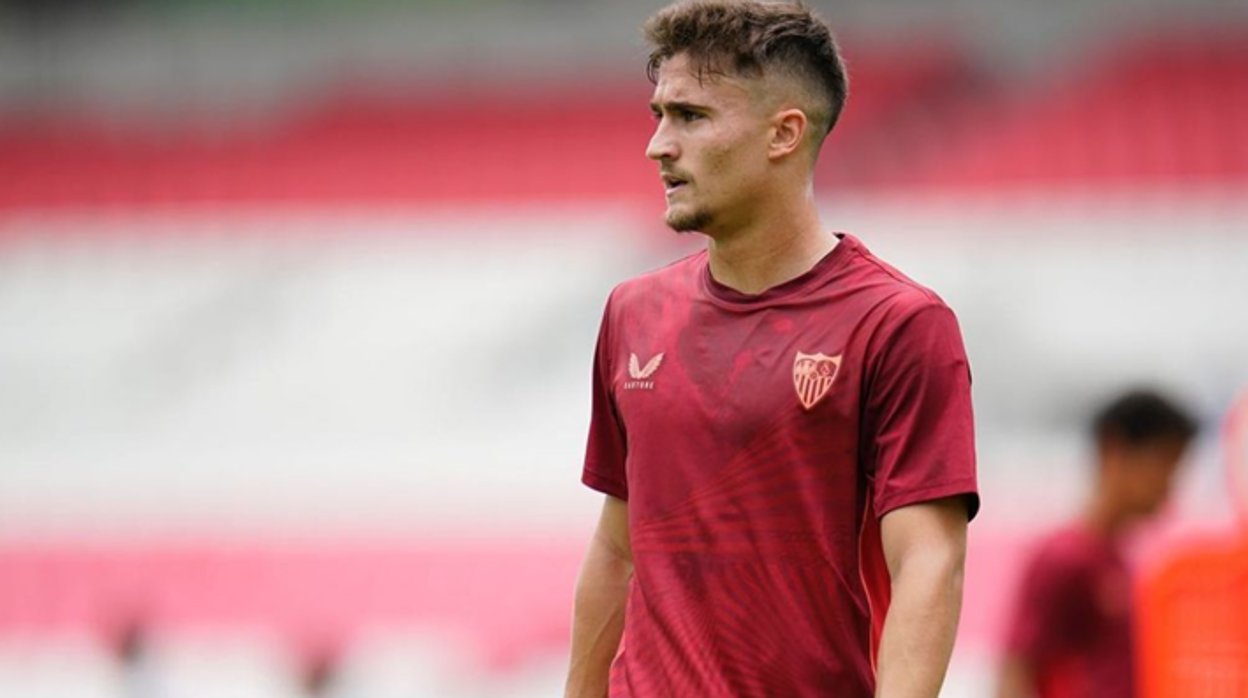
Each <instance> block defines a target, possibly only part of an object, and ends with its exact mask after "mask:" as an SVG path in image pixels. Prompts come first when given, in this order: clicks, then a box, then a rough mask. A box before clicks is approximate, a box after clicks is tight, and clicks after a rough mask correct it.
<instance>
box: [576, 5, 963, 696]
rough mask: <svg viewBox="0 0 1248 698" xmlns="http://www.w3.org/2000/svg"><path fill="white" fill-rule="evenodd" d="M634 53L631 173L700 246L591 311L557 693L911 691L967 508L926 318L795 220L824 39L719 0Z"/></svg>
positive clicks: (920, 690) (817, 30)
mask: <svg viewBox="0 0 1248 698" xmlns="http://www.w3.org/2000/svg"><path fill="white" fill-rule="evenodd" d="M646 35H647V37H648V39H649V41H650V42H651V44H652V45H653V48H654V50H653V53H652V54H651V59H650V64H649V70H648V73H649V75H650V77H651V79H652V81H653V82H654V83H655V90H654V96H653V99H652V102H651V109H652V111H653V112H654V116H655V120H656V126H655V132H654V136H653V138H652V140H651V141H650V144H649V148H648V150H647V155H648V156H649V157H650V158H651V159H653V160H655V161H656V162H657V163H658V170H659V178H660V179H661V181H662V183H663V185H664V187H665V189H666V195H667V213H666V220H667V224H668V225H669V226H670V227H671V228H673V229H675V230H676V231H679V232H685V231H696V232H699V233H701V234H703V235H705V236H706V239H707V248H706V250H705V251H704V252H701V253H698V254H695V255H692V256H690V257H687V258H685V259H682V260H680V261H678V262H676V263H675V264H672V265H671V266H668V267H666V268H664V269H661V270H659V271H657V272H654V273H651V274H647V275H644V276H641V277H639V278H636V279H633V280H631V281H628V282H626V283H624V284H621V285H620V286H618V287H617V288H616V289H615V290H614V291H613V292H612V294H611V297H610V299H609V301H608V303H607V308H606V312H605V316H604V318H603V321H602V327H601V330H600V334H599V339H598V346H597V351H596V354H595V359H594V374H593V386H594V387H593V415H592V424H591V427H590V434H589V445H588V453H587V456H586V461H585V468H584V472H583V478H582V479H583V481H584V482H585V484H587V485H588V486H589V487H591V488H594V489H596V490H599V491H601V492H603V493H605V494H606V495H607V497H606V501H605V504H604V506H603V510H602V514H601V518H600V521H599V523H598V527H597V530H596V532H595V534H594V536H593V539H592V542H591V543H590V546H589V550H588V552H587V554H586V558H585V562H584V566H583V568H582V570H581V574H580V577H579V579H578V582H577V590H576V602H575V612H574V627H573V638H572V661H571V668H570V671H569V676H568V682H567V691H566V695H567V696H569V697H574V698H588V697H591V696H592V697H593V698H601V697H602V696H612V697H614V698H619V697H624V696H632V697H635V698H654V697H658V696H675V697H677V698H690V697H693V696H697V697H698V698H717V697H724V698H727V697H732V698H748V697H751V696H758V697H768V698H775V697H778V696H784V697H785V698H802V697H803V696H837V697H838V698H858V697H862V698H866V697H868V696H871V695H873V694H875V695H881V696H907V697H910V696H925V697H932V696H936V695H937V692H938V691H939V689H940V686H941V683H942V681H943V679H944V674H945V670H946V666H947V664H948V660H949V655H950V652H951V651H952V647H953V641H954V635H955V632H956V629H957V623H958V615H959V610H960V605H961V597H962V569H963V559H964V556H965V545H966V526H967V521H968V520H969V518H970V517H972V516H974V514H975V511H976V510H977V509H978V506H979V504H978V502H979V500H978V495H977V494H976V478H975V465H974V446H973V437H972V420H971V401H970V374H969V370H968V366H967V361H966V357H965V352H964V350H963V347H962V340H961V338H960V336H959V331H958V327H957V323H956V321H955V319H954V316H953V313H952V312H950V310H949V309H948V308H947V307H946V306H945V304H944V303H942V302H941V300H940V299H939V298H938V297H937V296H936V295H935V294H934V293H932V292H931V291H929V290H927V289H925V288H923V287H921V286H919V285H918V284H916V283H915V282H913V281H911V280H910V279H908V278H906V277H905V276H903V275H902V274H901V273H899V272H897V271H896V270H894V269H893V268H891V267H889V266H888V265H887V264H885V263H884V262H882V261H880V260H879V259H878V258H876V257H875V256H873V255H872V254H871V253H870V252H869V251H868V250H867V249H866V247H865V246H864V245H863V244H862V243H861V242H859V241H858V240H857V239H855V238H853V237H851V236H849V235H833V234H831V233H829V232H827V230H826V229H825V228H824V226H823V224H822V223H821V222H820V220H819V215H818V212H817V210H816V206H815V201H814V195H813V190H812V176H813V174H812V173H813V170H814V165H815V159H816V157H817V155H818V152H819V149H820V146H821V144H822V142H823V140H824V138H825V137H826V136H827V134H828V132H829V130H830V129H831V128H832V126H833V124H835V123H836V120H837V117H838V116H839V114H840V111H841V107H842V105H843V103H844V101H845V96H846V80H845V73H844V69H843V66H842V63H841V60H840V57H839V55H838V52H837V48H836V45H835V43H834V42H833V39H832V35H831V33H830V31H829V29H828V27H827V25H826V24H824V22H823V21H822V20H820V19H819V18H817V17H815V16H814V15H812V14H811V13H810V12H809V11H808V10H807V9H805V8H804V7H802V6H800V5H797V4H788V3H785V4H770V3H760V2H733V1H730V0H701V1H695V2H684V3H679V4H676V5H673V6H670V7H668V8H666V9H664V10H661V11H660V12H659V13H657V14H656V15H655V16H654V17H652V18H651V19H650V20H649V22H648V23H647V25H646ZM877 691H878V693H877Z"/></svg>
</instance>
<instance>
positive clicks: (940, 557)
mask: <svg viewBox="0 0 1248 698" xmlns="http://www.w3.org/2000/svg"><path fill="white" fill-rule="evenodd" d="M966 528H967V502H966V499H965V498H964V497H945V498H943V499H936V500H932V501H928V502H921V503H918V504H911V505H909V506H903V507H900V508H898V509H894V510H892V511H890V512H888V513H887V514H885V515H884V517H883V518H882V519H881V520H880V538H881V544H882V547H883V549H884V559H885V561H886V562H887V563H888V571H889V574H890V575H891V576H893V577H894V578H896V577H897V576H899V575H900V574H901V572H902V570H903V568H904V566H905V565H906V564H909V563H910V562H912V561H914V560H925V559H926V560H930V561H931V562H933V563H940V564H948V563H949V562H950V561H952V562H954V563H955V564H956V565H957V566H959V567H960V566H961V564H962V561H963V560H964V559H965V558H966Z"/></svg>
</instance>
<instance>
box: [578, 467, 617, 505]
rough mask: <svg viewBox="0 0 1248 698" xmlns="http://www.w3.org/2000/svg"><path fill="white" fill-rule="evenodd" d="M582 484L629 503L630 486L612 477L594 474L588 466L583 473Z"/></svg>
mask: <svg viewBox="0 0 1248 698" xmlns="http://www.w3.org/2000/svg"><path fill="white" fill-rule="evenodd" d="M581 482H582V483H583V484H584V485H585V486H586V487H588V488H590V489H592V490H597V491H599V492H602V493H603V494H609V495H611V496H612V497H615V498H616V499H622V500H624V501H628V486H627V485H625V484H624V483H622V482H620V481H619V480H616V479H615V478H612V477H607V476H605V475H601V474H599V473H596V472H594V471H593V470H592V469H590V468H589V467H588V466H586V468H585V470H584V471H582V472H581Z"/></svg>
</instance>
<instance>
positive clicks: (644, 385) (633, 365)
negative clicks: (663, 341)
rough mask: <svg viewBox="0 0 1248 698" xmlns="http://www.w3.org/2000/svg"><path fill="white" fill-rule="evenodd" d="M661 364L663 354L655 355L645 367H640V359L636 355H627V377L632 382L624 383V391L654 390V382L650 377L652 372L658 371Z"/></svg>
mask: <svg viewBox="0 0 1248 698" xmlns="http://www.w3.org/2000/svg"><path fill="white" fill-rule="evenodd" d="M662 364H663V354H662V353H658V354H655V355H654V356H653V357H652V358H651V359H650V360H649V361H647V362H646V365H645V366H642V365H641V359H638V358H637V355H636V354H633V353H631V352H630V353H629V355H628V375H629V377H630V378H632V380H630V381H625V382H624V389H625V390H654V381H652V380H650V377H651V376H653V375H654V372H655V371H657V370H659V366H661V365H662Z"/></svg>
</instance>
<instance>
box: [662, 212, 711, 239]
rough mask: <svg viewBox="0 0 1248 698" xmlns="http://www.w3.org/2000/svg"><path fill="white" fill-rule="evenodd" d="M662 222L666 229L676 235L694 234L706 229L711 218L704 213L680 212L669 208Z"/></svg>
mask: <svg viewBox="0 0 1248 698" xmlns="http://www.w3.org/2000/svg"><path fill="white" fill-rule="evenodd" d="M664 221H665V222H666V223H667V227H669V228H671V229H672V230H674V231H676V232H678V233H696V232H698V231H700V230H702V229H704V228H706V226H707V224H708V223H710V222H711V216H710V214H709V213H707V212H706V211H682V210H680V209H671V208H669V209H668V210H667V214H666V215H665V216H664Z"/></svg>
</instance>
